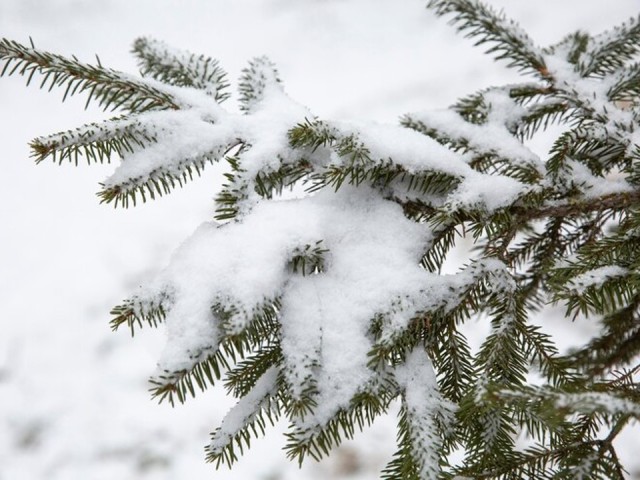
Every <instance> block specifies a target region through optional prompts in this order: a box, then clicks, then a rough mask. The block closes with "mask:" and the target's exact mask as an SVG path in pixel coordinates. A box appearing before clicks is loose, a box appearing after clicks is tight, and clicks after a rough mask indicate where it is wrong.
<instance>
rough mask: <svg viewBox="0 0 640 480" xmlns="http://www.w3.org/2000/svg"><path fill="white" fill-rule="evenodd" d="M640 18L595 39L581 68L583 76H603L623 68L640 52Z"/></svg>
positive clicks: (632, 19) (630, 20)
mask: <svg viewBox="0 0 640 480" xmlns="http://www.w3.org/2000/svg"><path fill="white" fill-rule="evenodd" d="M639 45H640V18H638V17H636V18H630V19H629V20H628V21H627V22H625V23H623V24H621V25H619V26H616V27H615V28H613V29H612V30H608V31H606V32H603V33H601V34H600V35H597V36H596V37H594V38H593V40H592V41H591V42H590V45H589V48H588V49H587V51H586V53H585V55H584V61H583V63H582V65H581V66H580V71H581V73H582V75H583V76H585V77H587V76H591V75H594V76H603V75H606V74H609V73H613V72H614V71H616V70H618V69H619V68H621V67H622V66H623V65H624V64H625V62H627V61H629V60H632V59H633V58H634V57H635V56H636V54H637V53H638V51H640V46H639Z"/></svg>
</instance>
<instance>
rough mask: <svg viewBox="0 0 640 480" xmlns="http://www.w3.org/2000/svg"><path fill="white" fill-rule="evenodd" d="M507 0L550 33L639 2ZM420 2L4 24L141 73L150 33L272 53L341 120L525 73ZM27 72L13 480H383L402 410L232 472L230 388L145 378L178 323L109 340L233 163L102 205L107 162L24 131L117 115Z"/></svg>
mask: <svg viewBox="0 0 640 480" xmlns="http://www.w3.org/2000/svg"><path fill="white" fill-rule="evenodd" d="M490 3H492V4H494V5H496V6H498V7H504V8H505V10H507V12H508V13H509V14H510V15H511V16H512V17H514V18H516V19H517V20H518V21H519V22H520V23H521V24H522V25H523V26H524V27H525V28H526V29H528V30H529V32H530V34H531V35H532V36H533V37H534V38H535V39H536V40H537V41H539V42H540V43H542V44H546V43H551V42H554V41H557V40H559V39H560V38H561V37H562V36H563V35H564V34H565V33H568V32H569V31H572V30H575V29H578V28H582V29H588V30H591V31H594V32H597V31H600V30H602V29H605V28H607V27H608V26H611V25H613V24H615V23H618V22H620V21H622V20H624V19H626V18H628V17H629V16H631V15H636V14H637V13H638V3H637V0H615V2H602V1H598V0H588V1H586V0H559V1H556V2H553V3H552V2H544V5H542V2H524V1H518V2H514V1H511V2H508V1H507V0H500V1H497V0H495V1H492V2H490ZM423 4H424V2H422V1H419V0H396V1H393V2H392V1H390V0H304V1H301V0H298V1H293V0H244V1H242V2H239V1H233V0H210V1H205V0H184V1H182V2H168V1H167V2H158V1H152V0H139V1H136V2H131V1H129V0H102V1H101V2H89V1H81V0H0V35H1V36H6V37H8V38H13V39H15V40H18V41H22V42H27V41H28V37H29V36H31V37H33V39H34V41H35V42H36V45H38V46H40V47H42V48H46V49H49V50H52V51H57V52H60V53H64V54H76V55H77V56H78V57H79V58H80V59H84V60H88V61H90V60H92V59H93V55H94V53H96V52H97V53H99V55H100V58H101V60H102V62H103V63H104V64H106V65H109V66H112V67H113V68H116V69H120V70H125V71H132V72H133V71H135V65H134V63H133V60H132V59H131V57H130V56H129V55H128V54H127V52H128V50H129V48H130V44H131V41H132V40H133V39H134V38H135V37H136V36H139V35H152V36H155V37H157V38H161V39H164V40H166V41H167V42H169V43H171V44H173V45H175V46H177V47H181V48H187V49H191V50H193V51H197V52H204V53H207V54H211V55H213V56H215V57H217V58H219V59H220V60H221V62H222V65H223V66H224V67H225V68H226V69H227V71H228V72H229V73H230V79H232V80H233V79H235V78H236V77H237V75H238V73H239V72H240V70H241V69H242V67H243V66H244V65H245V63H246V61H247V60H248V59H249V58H251V57H253V56H256V55H261V54H267V55H268V56H269V57H271V59H272V60H274V61H275V62H276V63H277V64H278V66H279V69H280V73H281V77H282V78H283V80H284V81H285V86H286V89H287V91H288V92H289V94H290V95H291V96H292V97H293V98H295V99H297V100H299V101H301V102H302V103H304V104H306V105H307V106H308V107H309V108H310V109H311V110H312V111H313V112H314V113H316V114H317V115H319V116H321V117H325V118H326V117H330V118H362V119H373V120H378V121H384V122H396V121H397V118H398V117H399V116H400V115H401V114H402V113H404V112H406V111H411V110H417V109H423V108H438V107H443V106H446V105H448V104H450V103H451V102H453V101H454V100H455V98H456V97H458V96H460V95H462V94H465V93H468V92H470V91H471V90H475V89H476V88H478V87H483V86H489V85H491V84H495V83H504V82H505V81H508V80H509V79H514V78H515V77H514V75H513V73H511V72H507V71H506V70H505V69H504V68H502V67H501V66H499V65H497V64H495V63H493V62H492V61H491V60H490V59H489V58H488V57H485V56H483V55H482V54H481V51H480V50H478V49H474V48H473V47H472V46H471V45H470V42H468V41H466V40H464V39H463V38H461V37H460V36H457V35H455V33H454V32H453V30H452V29H451V28H450V27H448V26H447V25H446V22H445V21H443V20H441V19H440V20H438V19H436V18H434V16H433V15H432V14H431V13H430V12H428V11H427V10H426V9H424V5H423ZM552 5H553V6H552ZM551 10H553V14H551V13H550V11H551ZM23 83H24V82H23V80H21V79H14V78H10V79H2V80H0V145H2V153H3V158H2V166H3V170H2V174H1V175H0V305H2V311H1V313H0V322H1V323H0V326H1V328H2V330H1V332H2V333H0V480H22V479H24V480H40V479H42V480H44V479H47V480H49V479H51V480H75V479H89V480H94V479H95V480H100V479H114V478H118V479H120V480H128V479H148V480H152V479H153V480H161V479H182V478H189V479H192V480H200V479H205V478H207V479H208V478H222V479H224V478H242V479H265V480H266V479H272V480H275V479H281V478H282V479H289V478H290V479H294V478H295V479H304V478H309V479H315V478H318V479H326V478H352V479H357V478H361V479H366V478H375V477H376V474H377V471H378V470H379V469H380V468H381V467H382V466H383V465H384V464H385V463H386V461H387V458H388V456H389V455H390V453H391V451H392V448H393V444H394V437H395V432H394V430H393V419H390V420H388V421H381V422H379V424H378V425H376V426H375V428H374V429H372V430H370V431H368V432H367V433H366V434H363V435H360V436H359V437H358V439H357V441H356V442H351V443H349V444H347V445H346V446H345V447H344V448H342V449H341V450H340V452H338V454H337V455H336V456H335V458H333V459H332V460H331V461H330V462H328V463H326V464H322V465H319V466H318V465H312V464H310V465H308V466H306V467H305V468H304V469H303V470H302V472H301V471H300V470H298V469H297V466H296V465H291V464H289V463H288V462H287V461H286V460H285V459H284V457H283V455H282V454H280V453H279V452H278V451H277V445H276V443H278V442H280V444H281V443H282V440H281V438H280V437H279V436H278V435H277V434H275V435H274V434H272V435H269V436H268V437H267V439H266V440H265V441H261V442H257V443H256V446H255V448H254V449H252V452H251V453H250V454H249V455H248V456H247V457H246V458H245V459H243V460H242V461H241V462H240V463H239V464H238V465H237V467H236V468H235V470H234V471H233V472H231V473H229V472H228V471H226V470H224V471H220V472H218V473H214V469H213V467H212V466H211V465H206V464H204V462H203V451H202V447H203V445H204V444H205V443H206V441H207V439H208V432H209V431H211V430H213V428H214V427H215V426H216V424H217V422H218V421H219V419H220V418H221V415H222V414H223V413H224V411H225V410H226V408H227V407H228V405H229V401H228V400H226V399H225V398H224V397H223V396H222V394H221V392H214V391H212V392H208V393H207V394H205V395H202V396H201V397H200V398H198V399H196V400H194V401H192V402H189V403H188V404H187V405H185V406H181V407H176V408H175V409H171V408H170V407H168V406H166V405H162V406H157V405H155V404H154V403H152V402H151V401H150V400H149V398H148V394H147V391H146V390H147V385H146V379H147V377H148V375H149V374H150V373H151V372H152V371H153V368H154V364H155V363H154V362H155V359H156V357H157V354H158V352H159V349H160V348H161V346H162V332H154V331H146V332H144V333H143V334H142V335H140V336H139V338H136V339H135V340H131V339H130V338H129V337H128V336H127V334H126V333H125V332H119V333H118V334H112V333H111V332H110V331H109V328H108V325H107V320H108V311H109V308H110V307H111V306H113V305H115V304H117V303H118V302H119V301H120V300H122V299H123V298H125V297H126V296H127V294H128V292H130V291H131V290H132V289H133V288H134V287H135V286H137V285H138V284H139V283H141V282H142V281H144V280H145V279H148V278H150V277H151V276H152V275H153V274H154V273H156V272H158V271H159V270H160V269H161V268H162V267H163V266H164V265H165V263H166V262H167V260H168V258H169V255H170V253H171V251H172V250H173V249H174V248H175V247H176V246H177V245H178V244H179V243H180V242H181V241H182V240H183V239H184V238H185V237H186V236H187V235H188V234H189V233H191V232H192V231H193V230H194V229H195V228H196V226H197V225H198V224H199V223H201V222H202V221H204V220H206V219H209V218H210V217H211V215H212V210H213V209H212V201H211V198H212V197H213V195H214V193H215V186H216V185H218V184H219V180H220V179H219V177H220V173H219V171H218V170H216V168H210V169H209V170H208V172H207V173H206V174H205V175H204V177H203V178H202V179H201V180H199V181H197V182H194V183H193V184H191V185H189V186H188V187H185V188H184V189H182V190H179V191H177V192H175V193H174V194H173V195H171V196H170V197H165V198H163V199H161V200H159V201H156V202H154V203H152V204H146V205H142V206H139V207H136V208H135V209H130V210H127V211H125V210H113V209H111V208H109V207H105V206H102V205H99V204H98V202H97V200H96V198H95V197H94V194H93V192H95V191H96V190H97V183H98V182H99V181H100V180H101V179H102V178H104V177H105V176H106V175H107V172H110V171H111V169H110V167H108V166H105V167H91V168H88V167H86V166H80V167H78V168H72V167H70V166H62V167H58V166H55V165H51V164H48V163H47V164H43V165H40V166H38V167H36V166H35V165H34V164H33V162H31V161H30V160H29V158H28V156H29V152H28V148H27V143H28V141H29V140H30V139H31V138H32V137H34V136H37V135H40V134H45V133H50V132H54V131H60V130H63V129H65V128H71V127H73V126H76V125H80V124H82V123H85V122H86V121H88V120H90V119H91V120H94V119H97V118H99V117H100V116H102V115H103V114H102V113H100V112H96V111H94V110H89V111H86V112H85V111H83V103H82V101H80V100H74V101H68V102H67V103H66V104H64V105H60V102H59V99H60V98H61V95H60V94H59V93H56V94H47V93H45V92H40V91H39V90H37V88H34V87H31V88H29V89H26V88H24V86H23ZM563 331H565V330H562V327H558V328H557V331H556V333H559V334H562V332H563ZM566 331H568V332H573V331H574V330H566ZM571 334H572V333H565V336H566V335H569V336H570V335H571ZM568 341H571V339H570V338H568ZM635 433H636V434H637V433H638V432H637V430H636V432H635ZM639 449H640V440H638V438H637V437H635V438H634V436H633V432H629V433H628V434H627V435H626V437H623V438H622V441H621V444H620V452H621V455H622V456H623V457H626V458H628V459H629V462H628V465H629V466H630V467H633V468H632V471H633V469H636V471H640V460H639V459H638V458H637V456H636V457H633V454H634V451H638V450H639ZM638 475H639V476H638V477H637V478H640V474H638Z"/></svg>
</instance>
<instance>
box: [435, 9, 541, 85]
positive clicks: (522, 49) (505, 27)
mask: <svg viewBox="0 0 640 480" xmlns="http://www.w3.org/2000/svg"><path fill="white" fill-rule="evenodd" d="M427 8H431V9H433V10H434V11H435V14H436V15H438V16H444V15H448V14H453V18H452V20H451V23H453V24H454V25H457V29H458V30H460V31H466V32H467V34H466V35H467V37H470V38H475V39H476V45H483V44H485V43H486V44H489V48H488V50H487V53H489V54H493V55H495V57H496V59H497V60H506V61H507V62H508V63H507V66H508V67H513V68H517V69H518V70H520V71H524V72H528V73H535V74H536V75H538V76H540V77H542V78H544V79H547V78H550V76H549V72H548V70H547V67H546V65H545V62H544V58H543V55H542V52H541V51H540V50H539V49H538V48H537V47H536V46H535V45H534V43H533V41H532V40H531V38H530V37H529V36H528V35H527V34H526V33H525V32H524V31H523V30H522V29H521V28H520V27H519V26H518V25H517V24H516V23H515V22H514V21H512V20H509V19H507V18H506V16H505V15H504V14H499V13H496V12H495V11H494V10H493V9H492V8H490V7H489V6H487V5H485V4H484V3H481V2H479V1H477V0H430V1H429V3H428V4H427Z"/></svg>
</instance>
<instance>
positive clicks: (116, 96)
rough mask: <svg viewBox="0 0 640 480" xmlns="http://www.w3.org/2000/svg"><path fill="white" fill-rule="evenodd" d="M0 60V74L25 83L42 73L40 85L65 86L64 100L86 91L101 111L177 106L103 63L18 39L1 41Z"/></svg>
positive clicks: (170, 99) (167, 97) (172, 100)
mask: <svg viewBox="0 0 640 480" xmlns="http://www.w3.org/2000/svg"><path fill="white" fill-rule="evenodd" d="M0 62H2V63H3V64H4V66H3V67H2V70H1V71H0V76H4V75H15V74H17V75H20V76H23V77H27V85H28V84H29V83H30V82H31V80H32V79H33V77H34V75H35V74H36V73H37V74H39V75H41V76H42V77H43V78H42V82H41V84H40V88H45V87H47V86H48V89H49V91H51V90H52V89H53V88H54V87H65V93H64V97H63V101H64V100H65V99H66V98H67V97H68V96H72V95H76V94H87V95H88V98H87V103H86V104H87V105H89V104H90V103H91V102H92V101H94V102H97V103H98V106H100V107H101V108H103V109H104V110H118V109H121V110H125V111H128V112H132V113H133V112H144V111H147V110H156V109H177V108H179V105H178V104H177V103H176V101H175V100H174V99H173V98H172V96H171V95H170V94H169V93H167V92H164V91H161V90H159V89H157V88H156V87H155V86H152V85H151V84H149V83H147V82H144V81H142V80H139V79H136V78H135V77H133V76H131V75H127V74H125V73H121V72H117V71H115V70H111V69H108V68H105V67H103V66H102V65H100V64H99V65H97V66H94V65H90V64H86V63H82V62H80V61H78V60H77V59H75V58H73V59H68V58H66V57H63V56H61V55H57V54H53V53H49V52H45V51H42V50H38V49H36V48H29V47H26V46H24V45H22V44H20V43H18V42H15V41H12V40H8V39H5V38H3V39H1V40H0Z"/></svg>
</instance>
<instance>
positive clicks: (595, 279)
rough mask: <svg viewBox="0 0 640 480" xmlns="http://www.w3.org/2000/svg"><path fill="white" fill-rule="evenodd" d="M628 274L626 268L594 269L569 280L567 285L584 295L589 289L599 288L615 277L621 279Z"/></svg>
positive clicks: (610, 266)
mask: <svg viewBox="0 0 640 480" xmlns="http://www.w3.org/2000/svg"><path fill="white" fill-rule="evenodd" d="M628 273H629V270H627V269H626V268H622V267H619V266H617V265H607V266H605V267H600V268H594V269H593V270H589V271H588V272H585V273H583V274H582V275H578V276H577V277H575V278H573V279H571V282H569V285H570V286H572V287H573V290H575V291H576V292H578V293H584V292H585V290H586V289H588V288H589V287H599V286H600V285H602V284H603V283H604V282H606V281H607V280H610V279H612V278H616V277H623V276H625V275H627V274H628Z"/></svg>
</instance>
